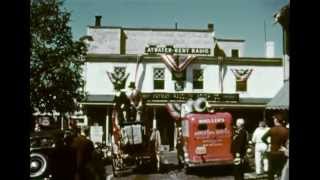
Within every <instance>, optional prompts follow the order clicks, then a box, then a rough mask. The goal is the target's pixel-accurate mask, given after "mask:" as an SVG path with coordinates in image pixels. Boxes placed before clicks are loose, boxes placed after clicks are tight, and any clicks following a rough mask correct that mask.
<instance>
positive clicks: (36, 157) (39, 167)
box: [30, 153, 48, 178]
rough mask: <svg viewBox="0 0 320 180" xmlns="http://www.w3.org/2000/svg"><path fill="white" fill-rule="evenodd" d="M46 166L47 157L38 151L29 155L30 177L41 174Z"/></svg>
mask: <svg viewBox="0 0 320 180" xmlns="http://www.w3.org/2000/svg"><path fill="white" fill-rule="evenodd" d="M47 167H48V163H47V158H46V157H45V156H44V155H42V154H40V153H32V154H31V155H30V177H31V178H36V177H40V176H41V175H43V174H44V173H45V172H46V170H47Z"/></svg>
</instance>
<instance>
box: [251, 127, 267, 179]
mask: <svg viewBox="0 0 320 180" xmlns="http://www.w3.org/2000/svg"><path fill="white" fill-rule="evenodd" d="M269 129H270V128H269V127H267V125H266V123H265V122H264V121H260V122H259V126H258V127H257V128H256V130H255V131H254V132H253V135H252V139H251V141H252V142H253V143H254V144H255V148H254V149H255V154H254V159H255V168H256V169H255V170H256V174H257V175H259V174H263V173H264V172H268V161H267V160H266V159H265V158H264V155H265V153H266V151H267V148H268V146H267V145H266V144H265V143H264V142H262V136H263V135H264V134H265V133H266V132H267V131H268V130H269Z"/></svg>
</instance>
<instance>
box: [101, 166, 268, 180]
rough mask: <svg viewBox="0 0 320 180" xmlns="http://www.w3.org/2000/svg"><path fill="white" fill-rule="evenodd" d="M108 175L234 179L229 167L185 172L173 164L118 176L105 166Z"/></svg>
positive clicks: (247, 176)
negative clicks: (155, 169) (160, 169)
mask: <svg viewBox="0 0 320 180" xmlns="http://www.w3.org/2000/svg"><path fill="white" fill-rule="evenodd" d="M107 172H108V174H109V175H108V177H107V180H111V179H112V180H126V179H132V180H149V179H150V180H151V179H156V180H180V179H181V180H182V179H187V180H209V179H210V180H234V177H233V176H232V168H230V167H202V168H195V169H193V170H191V171H190V172H188V173H186V171H185V170H184V169H180V168H178V167H177V166H175V165H171V166H168V168H167V169H166V170H165V171H164V172H162V173H156V172H152V171H151V170H149V169H148V168H146V167H144V168H143V169H140V170H139V169H138V170H131V171H130V170H129V171H126V172H124V173H123V174H122V175H121V176H120V177H113V175H112V167H111V166H107ZM245 179H248V180H249V179H259V180H265V179H266V176H260V177H257V176H255V175H254V173H247V174H245Z"/></svg>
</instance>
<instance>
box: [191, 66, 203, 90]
mask: <svg viewBox="0 0 320 180" xmlns="http://www.w3.org/2000/svg"><path fill="white" fill-rule="evenodd" d="M193 89H203V70H202V69H194V70H193Z"/></svg>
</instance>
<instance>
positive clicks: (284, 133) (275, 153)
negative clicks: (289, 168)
mask: <svg viewBox="0 0 320 180" xmlns="http://www.w3.org/2000/svg"><path fill="white" fill-rule="evenodd" d="M272 118H273V122H274V127H272V128H271V129H270V130H269V131H267V132H266V133H265V134H264V135H263V136H262V141H263V142H264V143H265V144H269V142H268V140H267V139H268V138H269V137H271V143H270V144H271V148H270V152H269V154H268V161H269V171H268V179H269V180H274V175H275V174H276V175H278V177H280V176H281V170H282V169H283V167H284V165H285V163H286V157H285V153H284V151H283V150H282V149H283V148H282V147H284V146H285V144H286V142H287V140H288V139H289V130H288V129H287V128H285V127H284V126H285V120H284V118H283V116H282V115H281V114H276V115H274V116H273V117H272Z"/></svg>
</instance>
